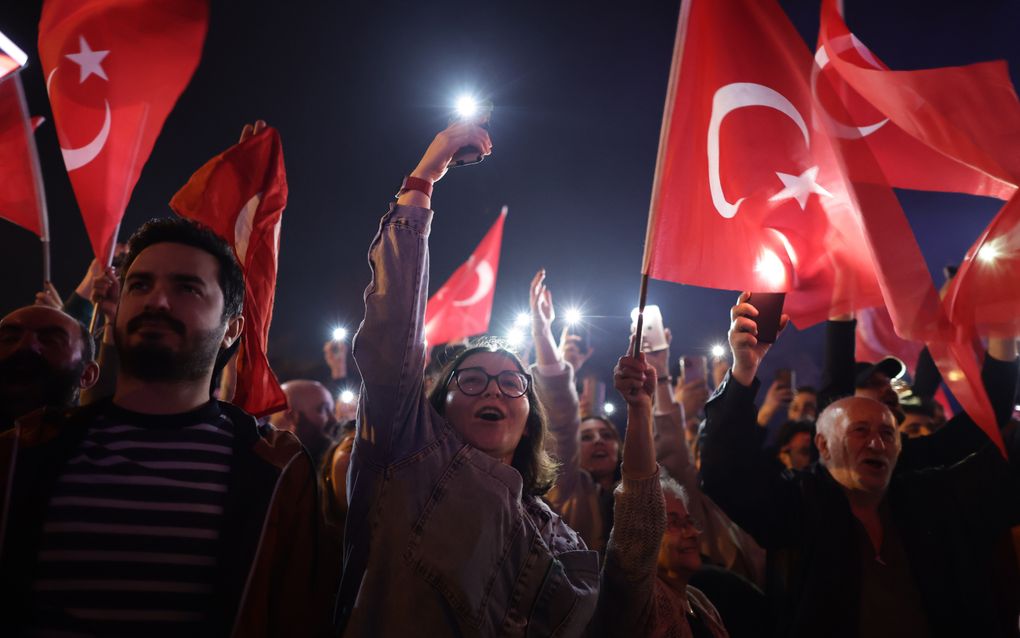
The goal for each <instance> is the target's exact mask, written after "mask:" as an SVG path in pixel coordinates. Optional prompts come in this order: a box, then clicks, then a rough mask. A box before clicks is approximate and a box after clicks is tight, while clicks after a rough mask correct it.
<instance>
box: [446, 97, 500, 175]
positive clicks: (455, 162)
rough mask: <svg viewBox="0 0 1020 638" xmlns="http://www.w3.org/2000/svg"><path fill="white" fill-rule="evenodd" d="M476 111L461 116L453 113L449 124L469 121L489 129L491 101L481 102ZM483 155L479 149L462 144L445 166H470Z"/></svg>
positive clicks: (483, 157) (479, 160)
mask: <svg viewBox="0 0 1020 638" xmlns="http://www.w3.org/2000/svg"><path fill="white" fill-rule="evenodd" d="M476 108H477V111H476V112H475V113H474V114H472V115H471V116H470V117H463V116H461V115H454V116H453V117H451V118H450V124H455V123H457V122H463V121H471V122H473V123H475V124H477V125H478V126H480V127H481V128H483V129H485V130H489V120H490V119H491V118H492V102H483V103H481V104H479V105H478V106H477V107H476ZM483 159H485V155H484V154H483V153H482V151H481V149H478V148H476V147H474V146H462V147H461V148H460V149H458V150H457V152H456V153H454V154H453V157H452V158H451V159H450V163H449V164H447V166H446V167H447V168H455V167H457V166H470V165H471V164H478V163H479V162H481V161H482V160H483Z"/></svg>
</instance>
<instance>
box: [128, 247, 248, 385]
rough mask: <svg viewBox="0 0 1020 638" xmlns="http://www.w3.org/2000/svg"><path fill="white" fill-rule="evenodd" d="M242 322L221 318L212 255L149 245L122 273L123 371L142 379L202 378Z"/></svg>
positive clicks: (221, 300) (220, 304)
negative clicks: (123, 275)
mask: <svg viewBox="0 0 1020 638" xmlns="http://www.w3.org/2000/svg"><path fill="white" fill-rule="evenodd" d="M241 323H242V320H241V318H240V317H229V318H225V317H223V291H222V290H221V289H220V284H219V264H218V263H217V262H216V258H215V257H213V256H212V255H210V254H209V253H207V252H206V251H204V250H202V249H200V248H195V247H193V246H187V245H184V244H175V243H170V242H166V243H159V244H153V245H152V246H149V247H148V248H146V249H144V250H143V251H142V252H141V253H139V255H138V257H137V258H136V259H135V260H134V262H132V264H131V267H130V270H129V271H128V272H127V273H126V275H125V277H124V287H123V290H122V291H121V296H120V303H119V305H118V307H117V318H116V329H115V333H114V334H115V337H116V342H117V350H118V354H119V355H120V362H121V368H122V371H123V372H125V373H126V374H128V375H130V376H132V377H135V378H137V379H140V380H143V381H196V380H200V379H202V378H204V377H206V376H207V375H209V374H210V373H211V370H212V367H213V363H214V361H215V359H216V354H217V353H218V352H219V350H220V348H221V347H227V346H228V345H229V344H230V343H232V342H233V340H234V339H236V338H237V337H238V336H239V335H240V332H241Z"/></svg>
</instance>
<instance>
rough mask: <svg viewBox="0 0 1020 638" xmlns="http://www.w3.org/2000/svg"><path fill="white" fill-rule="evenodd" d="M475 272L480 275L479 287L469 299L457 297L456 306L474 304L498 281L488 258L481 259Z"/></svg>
mask: <svg viewBox="0 0 1020 638" xmlns="http://www.w3.org/2000/svg"><path fill="white" fill-rule="evenodd" d="M475 274H476V275H477V276H478V288H476V289H475V292H474V294H472V295H471V296H470V297H468V298H467V299H455V300H454V301H453V305H455V306H473V305H474V304H476V303H478V302H479V301H481V300H482V299H484V298H485V295H487V294H489V291H491V290H492V285H493V284H494V283H496V274H495V273H493V272H492V266H490V265H489V262H488V261H486V260H484V259H483V260H481V261H480V262H478V264H477V265H476V266H475Z"/></svg>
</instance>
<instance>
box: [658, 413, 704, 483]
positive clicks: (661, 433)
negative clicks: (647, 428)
mask: <svg viewBox="0 0 1020 638" xmlns="http://www.w3.org/2000/svg"><path fill="white" fill-rule="evenodd" d="M655 456H656V460H657V461H658V462H659V465H661V466H662V467H663V469H665V470H666V472H668V473H669V475H670V476H672V477H673V478H674V479H676V481H677V482H678V483H680V485H683V486H684V487H685V488H686V489H687V490H688V494H689V493H690V492H691V491H692V489H693V490H698V491H700V489H699V487H698V470H697V468H696V467H694V460H693V458H692V456H691V449H690V447H688V445H687V435H686V433H685V432H684V417H683V411H682V410H681V408H680V406H679V405H674V406H673V409H672V410H670V411H669V412H667V413H665V414H656V415H655Z"/></svg>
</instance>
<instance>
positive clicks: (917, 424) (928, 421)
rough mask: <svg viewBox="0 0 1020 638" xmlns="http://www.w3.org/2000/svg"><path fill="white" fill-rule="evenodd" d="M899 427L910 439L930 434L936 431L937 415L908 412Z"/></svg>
mask: <svg viewBox="0 0 1020 638" xmlns="http://www.w3.org/2000/svg"><path fill="white" fill-rule="evenodd" d="M899 429H900V432H901V433H902V434H904V435H905V436H906V437H907V438H908V439H916V438H919V437H922V436H928V435H929V434H931V433H932V432H934V431H935V417H932V416H928V415H927V414H916V413H914V414H912V413H910V412H907V413H906V416H905V417H904V419H903V422H902V423H900V428H899Z"/></svg>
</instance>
